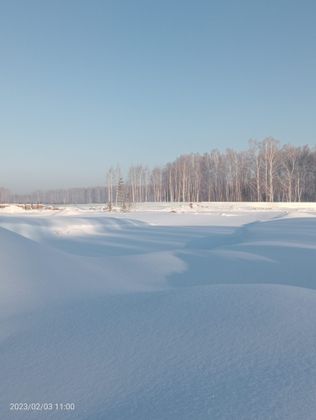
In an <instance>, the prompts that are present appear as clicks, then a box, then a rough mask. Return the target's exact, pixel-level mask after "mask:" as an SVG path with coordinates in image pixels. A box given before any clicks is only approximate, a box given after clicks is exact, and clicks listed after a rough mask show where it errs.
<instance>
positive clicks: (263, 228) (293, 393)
mask: <svg viewBox="0 0 316 420" xmlns="http://www.w3.org/2000/svg"><path fill="white" fill-rule="evenodd" d="M176 211H177V213H170V211H169V210H168V211H166V210H164V209H159V211H157V210H156V211H155V210H154V209H153V208H151V209H150V211H149V210H148V209H147V211H144V209H142V210H141V209H138V210H137V211H135V212H132V213H127V214H108V213H104V212H100V211H98V210H94V211H89V210H87V209H68V210H61V211H58V212H54V211H46V212H36V211H34V212H31V213H28V212H22V213H21V212H18V213H14V212H11V214H10V213H9V212H6V213H5V214H4V213H1V214H0V325H1V329H0V373H1V375H0V419H1V420H2V419H4V420H6V419H22V418H23V419H39V418H41V419H42V418H43V419H46V418H53V419H55V418H56V419H60V418H63V419H68V418H69V419H82V420H88V419H89V420H97V419H102V420H103V419H146V420H148V419H150V420H151V419H157V420H158V419H159V420H160V419H229V420H230V419H247V420H248V419H249V420H253V419H262V420H266V419H293V420H294V419H295V420H296V419H314V418H315V412H316V398H315V395H316V355H315V348H316V326H315V316H316V291H315V289H316V276H315V267H316V264H315V257H316V214H315V217H313V216H314V214H313V212H314V210H313V209H312V208H311V209H308V210H306V209H305V210H304V209H303V210H302V209H294V210H289V209H288V210H286V211H284V209H278V208H277V209H270V210H264V209H261V210H254V209H247V208H239V209H238V208H234V209H231V208H229V207H227V208H225V206H222V207H221V208H220V209H216V210H214V211H212V212H204V211H202V212H201V214H200V213H199V212H198V211H197V212H191V210H189V211H188V212H183V209H182V210H181V211H180V212H178V209H176ZM291 211H292V213H291ZM307 216H308V217H307ZM10 402H28V403H29V402H39V403H44V402H46V403H50V402H52V403H64V402H70V403H72V402H73V403H75V404H76V409H75V410H74V411H62V412H60V411H56V410H52V411H45V412H44V411H37V412H32V411H10V410H9V407H10V406H9V404H10Z"/></svg>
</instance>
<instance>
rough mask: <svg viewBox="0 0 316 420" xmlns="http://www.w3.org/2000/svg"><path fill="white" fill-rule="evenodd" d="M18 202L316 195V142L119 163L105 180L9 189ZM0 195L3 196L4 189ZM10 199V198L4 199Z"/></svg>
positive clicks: (259, 144)
mask: <svg viewBox="0 0 316 420" xmlns="http://www.w3.org/2000/svg"><path fill="white" fill-rule="evenodd" d="M6 198H8V197H6ZM9 198H10V200H11V201H14V202H22V203H25V202H33V203H35V202H41V203H47V204H79V203H80V204H85V203H108V204H111V205H122V203H128V204H133V203H138V202H198V201H254V202H255V201H258V202H261V201H267V202H300V201H316V148H315V146H314V147H310V146H307V145H305V146H299V147H297V146H293V145H288V144H287V145H280V143H279V142H278V141H277V140H275V139H274V138H271V137H269V138H266V139H264V140H262V141H250V142H249V147H248V149H247V150H243V151H237V150H233V149H227V150H226V151H219V150H212V151H210V152H208V153H204V154H200V153H191V154H185V155H181V156H179V157H178V158H177V159H175V160H174V161H173V162H169V163H167V164H165V165H163V166H157V167H154V168H149V167H148V166H146V165H133V166H131V167H130V168H129V169H128V170H127V172H126V173H125V174H123V172H122V170H121V168H120V167H119V166H116V167H111V168H109V169H108V170H107V171H106V177H105V185H104V186H99V187H89V188H71V189H62V190H50V191H36V192H34V193H32V194H30V195H24V196H21V195H12V194H11V195H10V197H9ZM0 200H3V196H2V195H1V190H0ZM4 201H9V200H4Z"/></svg>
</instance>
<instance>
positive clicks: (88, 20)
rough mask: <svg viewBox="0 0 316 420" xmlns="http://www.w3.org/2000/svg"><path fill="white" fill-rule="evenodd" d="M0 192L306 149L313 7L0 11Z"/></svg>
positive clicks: (28, 5)
mask: <svg viewBox="0 0 316 420" xmlns="http://www.w3.org/2000/svg"><path fill="white" fill-rule="evenodd" d="M0 59H1V61H0V64H1V65H0V146H1V147H0V153H1V155H0V156H1V164H0V186H1V185H2V186H7V187H9V188H11V189H12V190H14V191H17V192H23V191H31V190H34V189H37V188H52V187H56V188H57V187H58V188H59V187H70V186H79V185H80V186H84V185H102V183H103V182H104V178H105V175H104V174H105V170H106V168H107V167H108V166H110V165H111V164H114V165H116V163H117V162H120V163H121V165H122V166H123V167H127V166H128V165H129V164H135V163H147V164H149V165H155V164H162V163H164V162H166V161H169V160H172V159H174V158H175V157H176V156H177V155H179V154H181V153H187V152H205V151H209V150H211V149H212V148H220V149H225V148H228V147H233V148H238V149H242V148H244V147H246V146H247V142H248V140H249V139H250V138H256V139H261V138H264V137H266V136H274V137H275V138H277V139H279V140H281V141H282V142H283V143H288V142H289V143H294V144H297V145H300V144H306V143H309V144H311V145H315V144H316V125H315V124H316V123H315V122H316V1H315V0H310V1H308V0H300V1H298V0H295V1H292V0H271V1H269V0H234V1H233V0H230V1H227V0H217V1H212V0H208V1H203V0H191V1H187V0H159V1H156V0H155V1H154V0H143V1H140V0H125V1H124V0H113V1H107V0H84V1H83V0H27V1H26V0H0Z"/></svg>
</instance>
